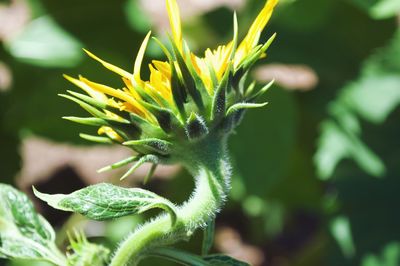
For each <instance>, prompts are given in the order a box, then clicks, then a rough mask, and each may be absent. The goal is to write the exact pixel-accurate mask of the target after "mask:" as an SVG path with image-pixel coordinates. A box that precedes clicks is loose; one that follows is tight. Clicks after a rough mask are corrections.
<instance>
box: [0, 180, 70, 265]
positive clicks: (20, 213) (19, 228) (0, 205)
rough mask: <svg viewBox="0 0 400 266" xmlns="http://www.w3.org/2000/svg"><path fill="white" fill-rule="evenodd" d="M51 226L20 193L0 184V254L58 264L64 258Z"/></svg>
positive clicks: (5, 256) (61, 262)
mask: <svg viewBox="0 0 400 266" xmlns="http://www.w3.org/2000/svg"><path fill="white" fill-rule="evenodd" d="M54 239H55V234H54V230H53V228H52V227H51V225H50V224H49V223H48V222H47V221H46V220H45V219H44V218H43V217H42V216H40V215H39V214H37V213H36V211H35V209H34V207H33V204H32V202H31V201H30V200H29V198H28V197H27V196H26V195H25V194H23V193H22V192H20V191H18V190H16V189H14V188H13V187H11V186H9V185H5V184H0V257H3V258H8V259H17V258H18V259H29V260H46V261H49V262H52V263H54V264H57V265H62V264H63V258H62V257H61V256H60V255H59V251H58V250H57V249H56V248H55V244H54Z"/></svg>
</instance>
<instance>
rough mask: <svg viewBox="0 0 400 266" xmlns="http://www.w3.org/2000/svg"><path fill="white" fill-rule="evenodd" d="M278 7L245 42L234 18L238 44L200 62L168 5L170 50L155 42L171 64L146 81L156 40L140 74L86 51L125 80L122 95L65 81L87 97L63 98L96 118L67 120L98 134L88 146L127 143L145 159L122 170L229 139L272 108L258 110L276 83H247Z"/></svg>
mask: <svg viewBox="0 0 400 266" xmlns="http://www.w3.org/2000/svg"><path fill="white" fill-rule="evenodd" d="M277 2H278V0H269V1H267V2H266V4H265V5H264V7H263V9H262V10H261V12H260V13H259V15H258V16H257V17H256V19H255V20H254V22H253V24H252V25H251V27H250V29H249V31H248V33H247V35H246V36H245V37H244V39H243V40H242V41H240V42H239V41H238V24H237V18H236V14H234V19H233V29H234V30H233V40H232V41H231V42H229V43H228V44H225V45H221V46H219V47H218V48H217V49H215V50H211V49H207V50H206V51H205V52H204V55H203V56H197V55H195V54H194V53H193V52H192V51H190V48H189V47H188V44H187V43H186V42H185V40H184V39H183V37H182V29H181V20H180V14H179V8H178V5H177V3H176V0H166V5H167V11H168V16H169V20H170V25H171V34H170V43H169V45H167V46H165V45H164V44H163V43H162V42H160V41H159V40H158V39H157V38H155V37H153V38H152V39H153V41H155V42H157V43H158V45H159V46H160V49H162V50H163V52H164V53H165V55H166V57H167V59H168V60H167V61H165V62H164V61H158V60H153V61H152V62H151V64H149V69H150V77H149V80H143V79H142V75H141V69H142V67H143V66H142V61H143V58H144V55H145V51H146V47H147V45H148V42H149V41H150V38H151V32H149V33H148V34H147V36H146V37H145V39H144V41H143V43H142V45H141V47H140V49H139V51H138V54H137V57H136V60H135V63H134V67H133V73H131V72H128V71H125V70H123V69H121V68H119V67H117V66H114V65H112V64H110V63H108V62H106V61H104V60H102V59H100V58H99V57H97V56H95V55H94V54H92V53H91V52H89V51H86V50H85V51H86V53H87V54H88V55H89V56H90V57H92V58H93V59H95V60H96V61H98V62H99V63H101V64H102V65H103V66H104V67H105V68H107V69H108V70H110V71H112V72H114V73H116V74H117V75H119V76H121V78H122V81H123V83H122V84H123V88H122V89H119V88H112V87H109V86H107V85H103V84H99V83H96V82H93V81H90V80H88V79H86V78H84V77H81V76H80V77H79V78H77V79H75V78H72V77H69V76H65V77H66V79H68V80H69V81H71V82H72V83H73V84H75V85H76V86H78V87H80V88H81V89H82V90H84V91H85V92H86V94H81V93H77V92H72V91H69V93H70V95H62V96H64V97H66V98H69V99H71V100H73V101H75V102H76V103H78V104H79V105H80V106H82V107H83V108H84V109H85V110H86V111H88V112H89V113H90V114H91V115H92V117H89V118H80V117H65V118H66V119H69V120H72V121H74V122H79V123H83V124H88V125H92V126H96V127H98V128H99V129H98V134H99V136H90V135H86V134H81V136H82V137H83V138H86V139H89V140H92V141H97V142H104V143H112V142H117V143H121V144H123V145H127V146H130V147H132V148H133V149H134V150H135V151H137V153H138V154H139V156H137V157H134V158H133V157H132V158H128V159H127V160H126V161H125V162H121V163H120V164H123V163H130V162H132V161H134V160H138V159H139V160H140V162H145V161H151V162H153V163H155V164H157V163H158V159H159V158H160V157H163V156H169V155H170V154H171V151H172V150H173V149H174V143H176V142H179V143H182V142H185V141H186V142H188V143H190V142H196V141H197V140H199V139H202V138H204V137H206V136H207V135H209V134H225V135H227V134H229V132H230V131H231V130H232V129H233V128H234V127H235V126H236V125H237V124H238V123H239V121H240V120H241V117H242V115H243V113H244V110H245V109H247V108H254V107H261V106H264V105H265V104H266V103H255V100H256V99H257V98H258V96H260V95H261V94H263V93H264V92H265V91H266V90H267V89H268V88H269V87H270V85H271V84H272V82H271V83H270V84H267V85H266V86H265V87H264V88H262V89H261V90H255V89H254V88H255V82H251V83H250V84H248V82H247V76H248V72H249V70H250V68H251V67H252V66H253V65H254V63H255V62H256V61H258V60H259V59H261V58H264V57H265V56H266V51H267V49H268V47H269V46H270V44H271V43H272V41H273V39H274V37H275V34H274V35H273V36H272V37H271V38H270V39H269V40H268V41H267V42H266V43H264V44H259V39H260V36H261V33H262V31H263V29H264V28H265V26H266V24H267V23H268V21H269V19H270V17H271V15H272V12H273V9H274V7H275V6H276V4H277ZM117 166H118V165H114V166H112V167H111V166H110V167H109V168H113V167H117ZM109 168H107V169H109Z"/></svg>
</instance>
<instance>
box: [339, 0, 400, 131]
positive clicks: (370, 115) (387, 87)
mask: <svg viewBox="0 0 400 266" xmlns="http://www.w3.org/2000/svg"><path fill="white" fill-rule="evenodd" d="M399 2H400V1H399ZM399 84H400V76H399V75H391V74H389V75H388V74H386V75H373V76H367V77H364V78H362V79H360V80H359V81H357V82H355V83H353V84H351V85H350V86H348V87H346V88H345V89H344V90H343V93H342V95H341V98H340V100H341V101H343V102H345V103H346V104H347V106H350V107H351V108H352V110H354V111H355V112H356V113H358V114H359V115H361V116H362V117H363V118H364V119H366V120H368V121H370V122H373V123H377V124H380V123H383V122H384V121H385V119H386V118H387V117H388V116H389V114H390V113H391V112H392V111H393V110H394V109H395V108H396V107H397V106H398V105H399V104H400V89H399Z"/></svg>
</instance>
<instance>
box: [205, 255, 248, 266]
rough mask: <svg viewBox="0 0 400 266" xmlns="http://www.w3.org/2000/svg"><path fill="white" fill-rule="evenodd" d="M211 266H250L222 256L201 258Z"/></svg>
mask: <svg viewBox="0 0 400 266" xmlns="http://www.w3.org/2000/svg"><path fill="white" fill-rule="evenodd" d="M203 259H204V260H205V261H207V262H208V263H209V265H212V266H250V264H248V263H246V262H243V261H240V260H237V259H234V258H232V257H229V256H227V255H223V254H213V255H209V256H206V257H203Z"/></svg>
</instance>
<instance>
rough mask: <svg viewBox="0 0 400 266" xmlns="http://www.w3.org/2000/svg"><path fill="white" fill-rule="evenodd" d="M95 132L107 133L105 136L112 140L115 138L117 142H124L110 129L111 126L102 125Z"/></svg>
mask: <svg viewBox="0 0 400 266" xmlns="http://www.w3.org/2000/svg"><path fill="white" fill-rule="evenodd" d="M97 134H99V135H107V137H109V138H110V139H112V140H115V141H118V142H121V143H122V142H124V139H123V138H122V137H121V136H120V135H118V133H117V132H115V130H114V129H112V128H111V127H106V126H102V127H101V128H99V130H98V131H97Z"/></svg>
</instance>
